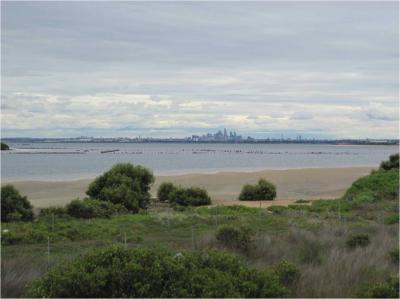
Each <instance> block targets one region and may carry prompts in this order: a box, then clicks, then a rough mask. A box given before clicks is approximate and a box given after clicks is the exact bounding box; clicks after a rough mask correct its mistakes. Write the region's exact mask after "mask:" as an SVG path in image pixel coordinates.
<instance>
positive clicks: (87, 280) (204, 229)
mask: <svg viewBox="0 0 400 299" xmlns="http://www.w3.org/2000/svg"><path fill="white" fill-rule="evenodd" d="M396 176H397V179H396ZM360 180H361V183H357V184H356V182H355V184H353V186H352V187H351V188H350V189H349V190H348V192H347V193H346V195H348V194H351V199H350V198H348V197H346V196H344V197H343V198H338V199H332V200H312V201H311V202H303V201H300V202H298V203H296V204H291V205H289V206H287V207H285V206H272V207H269V208H268V209H260V208H251V207H245V206H225V207H224V206H213V207H191V206H187V207H186V208H185V209H184V210H183V211H181V212H178V211H176V210H175V209H171V207H170V206H169V205H163V204H157V205H153V204H152V203H150V204H149V207H148V209H147V210H144V211H141V212H140V213H136V214H132V213H128V214H123V215H121V214H119V212H117V213H115V214H113V215H111V216H110V217H109V218H106V217H103V218H99V217H97V216H96V217H94V218H92V217H90V218H89V219H82V218H75V217H71V216H70V215H68V214H67V213H66V208H48V209H43V210H42V211H41V213H40V216H39V217H38V218H37V220H36V221H34V222H21V221H17V222H7V223H2V236H1V237H2V238H1V242H2V252H1V254H2V280H1V283H2V297H18V296H22V294H23V292H24V291H26V286H27V285H28V286H31V287H30V290H29V293H28V295H30V296H55V297H62V296H63V295H62V294H71V295H68V296H74V297H82V296H89V295H90V296H97V295H101V296H106V297H108V296H112V295H114V296H121V297H125V296H136V294H139V295H140V296H144V294H146V292H147V294H149V296H154V297H157V296H177V297H179V296H187V297H191V296H199V297H206V296H221V297H224V296H229V297H231V296H233V297H234V296H242V297H246V296H250V297H253V296H256V295H254V293H253V292H258V293H257V294H259V295H258V296H267V297H268V296H277V297H281V296H295V297H398V276H396V274H397V273H398V261H399V249H398V244H399V223H398V221H399V205H398V193H393V194H392V196H388V195H387V194H390V190H394V189H398V187H399V181H398V174H397V175H396V174H395V172H394V169H393V168H389V169H384V168H381V169H379V170H377V171H374V172H372V173H371V174H370V175H368V176H366V177H364V178H361V179H360ZM390 186H392V187H393V186H394V187H393V189H390V188H392V187H390ZM382 190H385V191H382ZM166 194H169V192H166ZM365 194H369V195H368V196H367V195H365ZM371 194H373V196H374V199H373V200H371ZM2 196H3V195H2ZM393 199H395V200H393ZM93 200H94V199H91V200H90V201H93ZM85 201H87V200H86V199H85V200H82V201H80V202H79V204H81V202H85ZM166 201H168V202H170V200H169V199H167V200H166ZM171 201H174V200H171ZM96 202H102V203H109V202H108V201H96ZM94 205H96V203H94ZM78 211H80V209H78ZM84 211H85V209H84ZM96 213H97V212H96ZM100 214H101V213H100ZM79 215H81V214H80V213H79ZM83 215H86V214H85V213H83ZM49 216H50V217H49ZM107 217H108V216H107ZM48 242H50V246H49V247H48ZM110 244H121V245H123V246H124V247H126V248H128V249H127V250H126V249H122V248H115V247H113V248H109V245H110ZM243 244H244V245H243ZM155 247H157V248H158V247H162V248H164V249H162V250H161V249H154V248H155ZM101 248H103V249H101ZM104 248H108V249H104ZM132 248H137V249H132ZM94 249H95V250H96V251H95V252H92V251H93V250H94ZM215 250H218V251H223V252H228V253H229V252H230V253H231V254H232V253H233V254H238V255H240V256H241V259H237V257H234V256H231V255H227V256H225V254H223V253H218V252H215ZM86 254H88V255H86ZM82 256H83V257H82ZM209 256H212V257H211V258H209V259H207V258H206V257H209ZM217 256H218V258H217ZM214 257H215V258H214ZM230 259H232V260H235V262H233V265H237V264H236V263H240V264H241V265H243V267H242V268H241V269H243V273H242V272H240V273H242V274H239V275H237V272H235V271H234V270H233V269H235V267H234V266H232V267H231V266H230V265H231V264H230V263H225V262H222V261H226V260H230ZM180 261H182V263H181V262H180ZM199 261H207V264H204V263H200V262H199ZM217 261H221V263H219V262H218V263H217ZM214 262H215V263H214ZM276 264H278V266H274V267H272V265H276ZM147 265H148V266H149V267H147ZM167 265H168V266H167ZM220 265H223V268H224V270H225V269H227V270H226V271H227V273H223V274H221V273H220V269H222V268H218V267H219V266H220ZM94 267H96V269H98V270H93V271H89V270H92V269H94ZM131 267H132V268H131ZM221 267H222V266H221ZM49 268H50V269H53V270H51V271H50V272H49ZM150 269H152V271H150ZM255 269H258V270H255ZM167 270H168V271H167ZM221 272H222V271H221ZM249 272H250V273H251V275H250V274H249V275H248V274H246V273H249ZM253 272H254V273H255V274H253ZM167 273H168V274H167ZM167 277H169V278H171V279H169V280H168V279H167ZM176 277H178V278H177V279H172V278H176ZM254 277H262V282H263V283H262V284H257V286H259V287H254V280H253V278H254ZM64 278H65V280H64ZM239 278H240V281H239ZM36 279H39V280H36ZM235 279H236V280H235ZM128 280H129V281H128ZM33 281H36V282H34V283H33V284H32V282H33ZM121 281H122V282H126V283H124V284H122V282H121ZM127 281H128V282H127ZM147 281H148V282H149V283H146V282H147ZM180 281H183V283H182V284H180ZM241 281H243V283H242V282H241ZM256 281H257V280H256ZM132 282H134V283H132ZM53 283H54V284H53ZM107 285H112V286H115V287H113V288H112V290H115V292H114V293H112V294H111V293H107V292H112V290H111V288H107V287H106V286H107ZM163 286H166V288H164V287H163ZM168 286H169V288H167V287H168ZM200 286H201V287H200ZM217 286H218V288H217ZM266 291H267V292H266ZM89 292H91V293H90V294H89ZM96 292H98V293H96ZM130 292H131V293H130ZM156 292H162V295H156V294H161V293H156ZM174 292H175V293H174ZM265 292H266V293H265ZM25 294H26V293H25ZM110 294H111V295H110ZM65 296H67V295H65Z"/></svg>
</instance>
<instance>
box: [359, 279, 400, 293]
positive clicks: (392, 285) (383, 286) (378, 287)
mask: <svg viewBox="0 0 400 299" xmlns="http://www.w3.org/2000/svg"><path fill="white" fill-rule="evenodd" d="M357 297H359V298H399V275H398V274H396V275H392V276H391V277H390V278H389V279H387V280H386V281H385V282H378V283H374V284H368V285H364V286H362V287H361V288H360V289H359V290H358V292H357Z"/></svg>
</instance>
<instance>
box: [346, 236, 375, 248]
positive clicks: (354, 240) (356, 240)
mask: <svg viewBox="0 0 400 299" xmlns="http://www.w3.org/2000/svg"><path fill="white" fill-rule="evenodd" d="M369 243H370V240H369V236H368V235H367V234H357V235H351V236H349V237H348V238H347V240H346V245H347V247H349V248H355V247H358V246H359V247H366V246H368V245H369Z"/></svg>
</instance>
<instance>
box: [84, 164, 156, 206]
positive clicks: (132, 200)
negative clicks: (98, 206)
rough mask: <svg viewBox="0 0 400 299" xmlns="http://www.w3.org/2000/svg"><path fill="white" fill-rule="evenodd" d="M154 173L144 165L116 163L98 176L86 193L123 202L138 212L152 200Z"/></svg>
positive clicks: (93, 196) (113, 201)
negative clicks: (151, 188)
mask: <svg viewBox="0 0 400 299" xmlns="http://www.w3.org/2000/svg"><path fill="white" fill-rule="evenodd" d="M153 182H154V176H153V174H152V173H151V172H150V171H149V170H148V169H146V168H144V167H142V166H134V165H132V164H130V163H120V164H116V165H114V166H113V167H112V168H111V169H110V170H109V171H107V172H105V173H104V174H103V175H101V176H99V177H97V178H96V179H95V180H94V181H93V182H92V183H91V184H90V185H89V188H88V190H87V191H86V194H87V195H89V196H90V197H91V198H95V199H98V200H103V201H110V202H112V203H114V204H121V205H123V206H125V208H126V209H128V210H129V211H131V212H134V213H137V212H139V210H140V209H145V208H147V205H148V203H149V201H150V193H149V190H150V185H151V184H152V183H153Z"/></svg>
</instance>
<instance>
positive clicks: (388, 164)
mask: <svg viewBox="0 0 400 299" xmlns="http://www.w3.org/2000/svg"><path fill="white" fill-rule="evenodd" d="M379 168H380V169H382V170H390V169H397V170H399V153H397V154H394V155H391V156H390V157H389V160H388V161H383V162H382V163H381V166H380V167H379Z"/></svg>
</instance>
